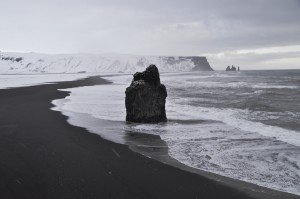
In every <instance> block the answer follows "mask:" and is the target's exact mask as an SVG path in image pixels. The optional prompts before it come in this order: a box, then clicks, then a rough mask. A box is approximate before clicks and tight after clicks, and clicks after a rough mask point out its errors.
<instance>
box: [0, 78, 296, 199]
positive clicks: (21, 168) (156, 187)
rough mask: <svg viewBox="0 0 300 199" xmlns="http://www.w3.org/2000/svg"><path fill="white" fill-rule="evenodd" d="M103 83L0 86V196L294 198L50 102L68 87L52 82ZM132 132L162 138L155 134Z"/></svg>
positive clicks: (154, 139)
mask: <svg viewBox="0 0 300 199" xmlns="http://www.w3.org/2000/svg"><path fill="white" fill-rule="evenodd" d="M105 83H108V82H106V81H105V80H103V79H101V78H98V77H91V78H87V79H84V80H77V81H73V82H61V83H57V84H46V85H39V86H31V87H23V88H14V89H5V90H0V198H1V199H2V198H3V199H9V198H22V199H23V198H30V199H32V198H39V199H40V198H43V199H46V198H64V199H65V198H72V199H75V198H130V199H133V198H205V199H210V198H231V199H234V198H239V199H240V198H264V199H268V198H272V199H273V198H300V197H299V196H295V195H292V194H287V193H283V192H278V191H274V190H271V189H267V188H263V187H259V186H256V185H252V184H249V183H244V182H241V181H238V180H233V179H229V178H226V177H221V176H218V175H215V174H211V173H208V172H202V171H199V170H194V169H191V168H188V167H186V166H184V165H182V164H180V163H178V162H176V161H175V160H173V159H171V158H169V157H168V156H167V148H165V147H158V148H157V149H149V148H147V147H146V150H145V155H147V154H152V156H153V157H156V158H148V157H146V156H143V155H141V154H139V153H136V152H134V150H138V151H139V152H140V151H141V150H143V149H134V147H128V146H126V145H121V144H116V143H113V142H110V141H107V140H105V139H102V138H101V137H100V136H98V135H95V134H92V133H89V132H88V131H87V130H85V129H84V128H80V127H75V126H72V125H70V124H68V122H67V117H66V116H63V115H62V114H61V113H60V112H57V111H52V110H50V108H51V107H52V106H53V105H52V104H51V101H52V100H54V99H60V98H64V97H66V96H67V95H68V92H63V91H58V90H57V89H64V88H72V87H78V86H88V85H96V84H105ZM132 136H137V135H135V134H134V133H133V134H132ZM130 140H132V138H131V139H130ZM136 140H137V142H159V143H160V144H161V146H164V145H163V143H161V141H159V140H160V139H159V137H158V136H157V137H149V138H147V139H146V138H145V137H142V138H137V139H136ZM130 148H131V149H133V150H131V149H130ZM149 150H150V151H149ZM153 151H155V153H152V152H153ZM153 154H155V155H153ZM158 160H160V161H162V162H166V163H168V164H164V163H161V162H160V161H158ZM168 161H169V162H168ZM169 164H173V165H174V166H170V165H169Z"/></svg>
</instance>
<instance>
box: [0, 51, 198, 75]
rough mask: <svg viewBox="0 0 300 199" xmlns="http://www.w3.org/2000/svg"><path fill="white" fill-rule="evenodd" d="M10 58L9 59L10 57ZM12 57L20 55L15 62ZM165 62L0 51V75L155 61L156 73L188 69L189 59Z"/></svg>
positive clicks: (114, 68) (125, 68) (110, 68)
mask: <svg viewBox="0 0 300 199" xmlns="http://www.w3.org/2000/svg"><path fill="white" fill-rule="evenodd" d="M10 58H12V59H10ZM16 58H22V59H21V60H18V61H16ZM172 58H174V60H173V61H172V62H169V61H168V60H167V59H168V57H161V56H137V55H125V54H58V55H49V54H38V53H12V52H10V53H6V52H0V74H15V73H23V74H24V73H30V74H32V73H78V72H82V73H83V72H86V73H99V72H113V73H120V72H121V73H132V72H136V71H143V70H144V69H145V67H147V66H148V65H150V64H156V65H157V67H158V68H159V70H160V72H175V71H177V72H178V71H191V70H192V69H193V68H194V67H195V65H194V63H193V62H192V61H191V59H189V58H186V59H185V58H183V59H179V58H178V57H172Z"/></svg>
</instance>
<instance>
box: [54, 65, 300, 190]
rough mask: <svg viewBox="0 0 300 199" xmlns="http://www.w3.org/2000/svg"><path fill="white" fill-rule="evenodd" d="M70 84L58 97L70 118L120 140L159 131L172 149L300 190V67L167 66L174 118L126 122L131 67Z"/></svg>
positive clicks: (235, 174)
mask: <svg viewBox="0 0 300 199" xmlns="http://www.w3.org/2000/svg"><path fill="white" fill-rule="evenodd" d="M103 78H105V79H108V80H109V81H112V82H113V83H112V84H110V85H98V86H89V87H80V88H73V89H66V90H68V91H70V96H68V97H67V98H65V99H58V100H55V101H53V104H55V105H56V107H55V108H54V110H58V111H61V112H62V113H63V114H65V115H67V116H68V117H69V120H68V121H69V122H70V123H71V124H73V125H76V126H81V127H85V128H87V129H88V130H90V131H91V132H92V133H96V134H99V135H100V136H102V137H103V138H106V139H109V140H111V141H114V142H118V143H122V144H129V143H130V142H128V136H127V135H128V134H129V133H132V132H135V133H140V134H141V135H142V134H153V135H159V136H160V138H161V139H162V140H163V141H164V142H165V143H166V144H167V147H168V153H169V155H170V156H171V157H172V158H174V159H176V160H178V161H179V162H181V163H183V164H185V165H187V166H190V167H193V168H196V169H200V170H204V171H209V172H212V173H216V174H220V175H223V176H228V177H230V178H234V179H239V180H243V181H246V182H251V183H255V184H258V185H261V186H265V187H269V188H272V189H276V190H280V191H285V192H290V193H294V194H297V195H300V70H276V71H271V70H270V71H239V72H225V71H211V72H185V73H164V74H161V81H162V83H163V84H165V86H166V88H167V91H168V97H167V104H166V111H167V117H168V122H167V123H160V124H127V123H126V122H124V120H125V116H126V110H125V89H126V87H127V86H128V85H129V84H130V82H131V80H132V75H116V76H104V77H103Z"/></svg>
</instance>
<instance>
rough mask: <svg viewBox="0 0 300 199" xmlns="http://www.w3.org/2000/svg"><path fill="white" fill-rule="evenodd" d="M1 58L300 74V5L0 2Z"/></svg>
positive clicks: (286, 0) (259, 0) (216, 0)
mask: <svg viewBox="0 0 300 199" xmlns="http://www.w3.org/2000/svg"><path fill="white" fill-rule="evenodd" d="M0 3H1V6H0V50H1V51H14V52H42V53H106V52H114V53H126V54H138V55H205V56H207V57H208V59H209V62H210V63H211V64H212V65H213V67H214V68H215V69H223V68H224V67H226V65H229V64H230V65H232V64H234V65H239V66H241V68H244V69H247V68H248V69H250V68H252V69H272V68H277V69H279V68H297V69H300V0H247V1H246V0H223V1H222V0H207V1H202V0H181V1H179V0H165V1H163V0H149V1H143V0H106V1H104V0H103V1H102V0H0Z"/></svg>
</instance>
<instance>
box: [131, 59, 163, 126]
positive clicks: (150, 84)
mask: <svg viewBox="0 0 300 199" xmlns="http://www.w3.org/2000/svg"><path fill="white" fill-rule="evenodd" d="M125 93H126V99H125V105H126V121H128V122H137V123H159V122H166V121H167V117H166V110H165V103H166V97H167V90H166V87H165V86H164V85H163V84H161V83H160V77H159V71H158V69H157V67H156V66H155V65H150V66H148V67H147V68H146V70H145V71H144V72H137V73H135V74H134V75H133V80H132V82H131V84H130V86H129V87H127V88H126V91H125Z"/></svg>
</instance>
